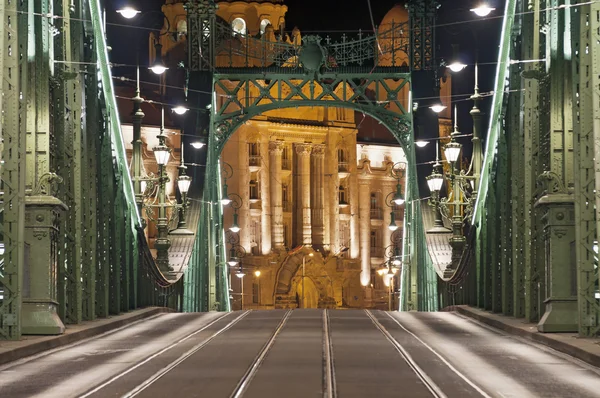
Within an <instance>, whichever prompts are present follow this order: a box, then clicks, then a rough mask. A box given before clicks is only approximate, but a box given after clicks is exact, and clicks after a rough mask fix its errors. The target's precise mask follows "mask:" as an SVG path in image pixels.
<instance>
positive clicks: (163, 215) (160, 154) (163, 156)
mask: <svg viewBox="0 0 600 398" xmlns="http://www.w3.org/2000/svg"><path fill="white" fill-rule="evenodd" d="M164 130H165V108H164V106H163V107H162V108H161V122H160V132H159V134H158V137H157V138H158V145H157V146H155V147H154V148H152V151H153V152H154V157H155V159H156V164H158V184H159V187H158V189H159V196H158V202H159V203H158V219H157V221H158V222H157V224H156V227H157V229H158V236H157V238H156V242H155V244H154V247H155V248H156V263H157V265H158V267H159V269H160V270H161V271H167V272H171V271H173V267H172V266H171V265H170V264H169V247H171V241H170V240H169V238H168V233H169V222H168V219H167V205H168V204H167V203H166V184H167V182H169V177H168V176H167V173H166V171H165V168H166V166H167V164H168V163H169V157H170V156H171V149H170V148H169V147H167V146H166V145H165V138H166V137H165V135H164Z"/></svg>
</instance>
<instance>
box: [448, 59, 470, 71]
mask: <svg viewBox="0 0 600 398" xmlns="http://www.w3.org/2000/svg"><path fill="white" fill-rule="evenodd" d="M466 67H467V65H465V64H463V63H461V62H458V61H456V62H452V63H451V64H450V65H448V69H450V70H451V71H452V72H455V73H456V72H460V71H461V70H463V69H465V68H466Z"/></svg>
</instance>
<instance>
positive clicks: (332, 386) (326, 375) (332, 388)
mask: <svg viewBox="0 0 600 398" xmlns="http://www.w3.org/2000/svg"><path fill="white" fill-rule="evenodd" d="M330 331H331V328H330V322H329V312H328V311H327V310H323V398H336V397H337V388H336V381H335V365H334V362H333V361H334V359H333V345H332V344H331V332H330Z"/></svg>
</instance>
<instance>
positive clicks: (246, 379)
mask: <svg viewBox="0 0 600 398" xmlns="http://www.w3.org/2000/svg"><path fill="white" fill-rule="evenodd" d="M291 314H292V310H288V311H287V312H286V313H285V315H284V316H283V318H282V319H281V321H280V322H279V324H278V325H277V327H276V328H275V331H274V332H273V334H272V335H271V337H270V338H269V340H268V341H267V342H266V343H265V345H264V346H263V347H262V348H261V350H260V351H259V352H258V354H257V355H256V357H255V358H254V361H252V363H251V364H250V367H249V368H248V370H247V371H246V373H245V374H244V376H242V378H241V379H240V381H239V382H238V384H237V386H236V387H235V389H234V390H233V392H232V393H231V395H230V398H240V397H242V396H243V395H244V393H245V392H246V390H247V389H248V387H249V385H250V383H251V382H252V379H253V378H254V376H255V375H256V372H258V369H259V368H260V365H262V363H263V362H264V360H265V358H266V357H267V354H268V353H269V350H270V349H271V347H272V346H273V344H274V343H275V339H276V338H277V335H278V334H279V333H280V332H281V330H282V329H283V327H284V326H285V324H286V323H287V320H288V318H289V317H290V315H291Z"/></svg>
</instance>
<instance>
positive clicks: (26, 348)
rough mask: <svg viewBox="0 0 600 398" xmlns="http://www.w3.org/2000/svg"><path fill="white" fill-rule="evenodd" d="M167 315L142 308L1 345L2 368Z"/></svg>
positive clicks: (158, 309) (155, 308) (164, 309)
mask: <svg viewBox="0 0 600 398" xmlns="http://www.w3.org/2000/svg"><path fill="white" fill-rule="evenodd" d="M167 311H170V310H169V309H168V308H162V307H149V308H143V309H140V310H135V311H131V312H128V313H125V314H121V315H115V316H110V317H108V318H103V319H97V320H94V321H88V322H82V323H80V324H77V325H67V329H66V331H65V333H64V334H61V335H58V336H23V338H22V340H20V341H0V365H2V364H5V363H8V362H11V361H16V360H18V359H21V358H25V357H28V356H31V355H36V354H39V353H41V352H44V351H47V350H51V349H54V348H58V347H62V346H65V345H67V344H73V343H76V342H78V341H81V340H84V339H87V338H90V337H94V336H98V335H100V334H103V333H107V332H110V331H114V330H116V329H119V328H122V327H124V326H129V325H131V324H132V323H134V322H138V321H140V320H143V319H147V318H150V317H153V316H156V315H158V314H160V313H163V312H167Z"/></svg>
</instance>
